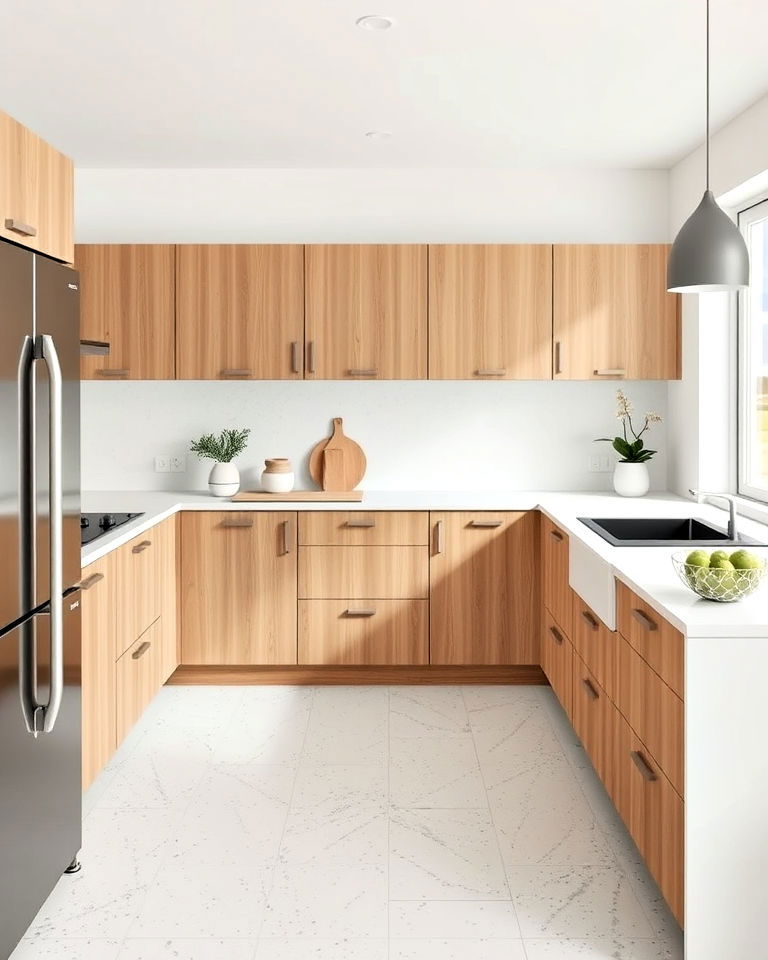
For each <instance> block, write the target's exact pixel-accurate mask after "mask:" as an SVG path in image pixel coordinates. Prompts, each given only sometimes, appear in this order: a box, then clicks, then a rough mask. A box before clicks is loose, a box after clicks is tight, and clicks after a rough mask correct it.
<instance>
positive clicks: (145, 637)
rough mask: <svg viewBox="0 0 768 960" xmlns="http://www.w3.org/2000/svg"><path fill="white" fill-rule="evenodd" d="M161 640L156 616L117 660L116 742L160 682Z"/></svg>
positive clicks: (161, 665)
mask: <svg viewBox="0 0 768 960" xmlns="http://www.w3.org/2000/svg"><path fill="white" fill-rule="evenodd" d="M162 643H163V638H162V623H161V620H160V619H159V618H158V619H157V620H156V621H155V622H154V623H153V624H152V626H151V627H150V628H149V629H148V630H146V631H145V632H144V633H143V634H142V635H141V636H140V637H139V639H138V640H136V641H135V643H133V644H131V646H130V647H129V648H128V649H127V650H126V651H125V653H124V654H123V655H122V657H120V659H119V660H118V661H117V665H116V680H115V686H116V700H117V743H118V745H119V744H120V743H121V742H122V741H123V739H124V737H125V735H126V734H127V733H128V731H129V730H130V729H131V727H132V726H133V725H134V723H136V721H137V720H138V719H139V717H140V716H141V714H142V713H143V712H144V710H145V709H146V707H147V706H148V705H149V703H150V701H151V700H152V698H153V697H154V696H155V694H156V693H157V691H158V690H159V689H160V687H161V686H162V685H163V683H162V669H163V651H162Z"/></svg>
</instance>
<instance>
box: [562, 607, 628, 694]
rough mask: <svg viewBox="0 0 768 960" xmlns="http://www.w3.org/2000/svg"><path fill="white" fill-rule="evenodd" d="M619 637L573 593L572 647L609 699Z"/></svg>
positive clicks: (615, 678)
mask: <svg viewBox="0 0 768 960" xmlns="http://www.w3.org/2000/svg"><path fill="white" fill-rule="evenodd" d="M620 641H621V638H620V636H619V634H618V633H615V632H614V631H612V630H609V629H608V627H606V625H605V624H604V623H603V621H602V620H601V619H600V618H599V617H598V616H597V614H596V613H595V612H594V611H593V610H591V609H590V608H589V606H588V605H587V604H586V603H584V601H583V600H582V599H581V597H580V596H579V595H578V594H577V593H573V613H572V628H571V642H572V643H573V648H574V650H575V651H576V652H577V653H578V654H579V656H580V657H581V659H582V660H583V661H584V663H585V664H586V665H587V667H588V668H589V670H590V671H591V672H592V673H593V674H594V675H595V676H596V677H597V681H598V683H599V684H600V685H601V686H602V687H603V689H604V690H605V691H606V693H607V694H608V696H609V697H610V698H611V699H612V700H615V699H616V686H617V670H618V646H619V643H620Z"/></svg>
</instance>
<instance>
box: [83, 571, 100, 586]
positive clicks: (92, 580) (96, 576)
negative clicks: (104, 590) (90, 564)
mask: <svg viewBox="0 0 768 960" xmlns="http://www.w3.org/2000/svg"><path fill="white" fill-rule="evenodd" d="M103 579H104V574H103V573H92V574H91V575H90V577H86V578H85V580H83V581H82V582H81V583H80V589H81V590H90V589H91V587H95V586H96V584H97V583H100V582H101V581H102V580H103Z"/></svg>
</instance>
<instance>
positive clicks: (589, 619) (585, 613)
mask: <svg viewBox="0 0 768 960" xmlns="http://www.w3.org/2000/svg"><path fill="white" fill-rule="evenodd" d="M581 619H582V620H583V621H584V622H585V623H588V624H589V625H590V627H591V628H592V629H593V630H597V628H598V627H599V626H600V625H599V623H598V622H597V620H595V618H594V617H593V616H592V614H591V613H590V612H589V610H582V611H581Z"/></svg>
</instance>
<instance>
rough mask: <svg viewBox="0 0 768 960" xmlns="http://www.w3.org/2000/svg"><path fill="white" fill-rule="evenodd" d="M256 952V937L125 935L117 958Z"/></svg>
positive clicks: (173, 959) (171, 959)
mask: <svg viewBox="0 0 768 960" xmlns="http://www.w3.org/2000/svg"><path fill="white" fill-rule="evenodd" d="M255 952H256V941H255V940H208V939H205V940H202V939H197V940H194V939H193V940H168V939H159V940H152V939H143V940H133V939H128V940H126V941H125V942H124V943H123V946H122V949H121V950H120V953H119V954H118V955H117V958H116V960H253V957H254V954H255ZM62 960H63V958H62Z"/></svg>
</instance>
